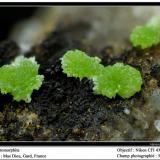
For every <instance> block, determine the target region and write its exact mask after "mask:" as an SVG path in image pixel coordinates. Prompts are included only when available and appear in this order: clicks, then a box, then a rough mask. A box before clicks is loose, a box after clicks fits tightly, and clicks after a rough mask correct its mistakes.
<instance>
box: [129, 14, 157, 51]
mask: <svg viewBox="0 0 160 160" xmlns="http://www.w3.org/2000/svg"><path fill="white" fill-rule="evenodd" d="M130 40H131V42H132V45H133V46H134V47H137V46H140V47H141V48H142V49H145V48H149V47H151V46H153V45H157V44H158V43H160V16H155V17H152V18H151V19H150V20H149V21H148V22H147V23H146V24H145V25H143V26H137V27H135V28H134V29H133V31H132V33H131V36H130Z"/></svg>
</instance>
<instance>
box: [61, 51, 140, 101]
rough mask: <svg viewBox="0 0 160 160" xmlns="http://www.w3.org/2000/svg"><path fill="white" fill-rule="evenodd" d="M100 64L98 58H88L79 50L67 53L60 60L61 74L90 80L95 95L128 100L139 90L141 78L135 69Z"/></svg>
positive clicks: (121, 65) (125, 66)
mask: <svg viewBox="0 0 160 160" xmlns="http://www.w3.org/2000/svg"><path fill="white" fill-rule="evenodd" d="M100 62H101V60H100V59H99V58H97V57H89V56H87V55H86V54H85V53H84V52H82V51H80V50H71V51H67V52H66V53H65V54H64V56H63V57H62V58H61V63H62V68H63V72H64V73H65V74H67V76H68V77H79V78H80V79H82V78H84V77H87V78H89V79H92V80H93V83H94V87H93V90H94V92H95V93H96V94H101V95H104V96H107V97H108V98H113V97H115V96H116V94H118V95H119V96H121V97H122V98H130V97H131V96H133V95H134V94H135V93H136V92H138V91H140V90H141V85H142V77H141V74H140V72H139V71H138V70H137V69H135V68H133V67H131V66H129V65H124V64H123V63H116V64H114V65H113V66H107V67H104V66H103V65H102V64H100Z"/></svg>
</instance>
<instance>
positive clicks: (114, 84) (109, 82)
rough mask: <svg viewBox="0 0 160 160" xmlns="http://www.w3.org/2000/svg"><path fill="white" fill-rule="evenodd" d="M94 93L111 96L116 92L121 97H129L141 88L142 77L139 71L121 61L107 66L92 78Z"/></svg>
mask: <svg viewBox="0 0 160 160" xmlns="http://www.w3.org/2000/svg"><path fill="white" fill-rule="evenodd" d="M93 82H94V88H93V90H94V91H95V93H96V94H101V95H104V96H107V97H109V98H113V97H115V96H116V94H118V95H119V96H121V97H122V98H130V97H131V96H133V95H134V94H135V93H136V92H138V91H140V90H141V85H142V78H141V74H140V72H139V71H138V70H137V69H135V68H133V67H131V66H129V65H124V64H123V63H116V64H114V65H113V66H108V67H106V68H105V69H104V72H103V73H102V74H100V75H99V76H95V77H94V79H93Z"/></svg>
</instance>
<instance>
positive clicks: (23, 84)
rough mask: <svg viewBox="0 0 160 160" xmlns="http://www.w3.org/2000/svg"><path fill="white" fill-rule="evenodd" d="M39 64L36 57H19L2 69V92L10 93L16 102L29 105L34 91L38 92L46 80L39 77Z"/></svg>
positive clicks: (0, 73)
mask: <svg viewBox="0 0 160 160" xmlns="http://www.w3.org/2000/svg"><path fill="white" fill-rule="evenodd" d="M38 69H39V64H37V62H36V61H35V58H34V57H31V58H24V57H23V56H19V57H17V58H16V59H15V60H14V61H13V62H12V63H11V64H10V65H4V66H2V67H1V68H0V91H1V93H2V94H7V93H10V94H11V95H12V96H13V99H14V100H16V101H18V102H19V101H21V100H24V101H25V102H27V103H29V102H30V101H31V94H32V92H33V90H34V89H35V90H38V89H39V88H40V86H41V85H42V81H43V79H44V76H43V75H38Z"/></svg>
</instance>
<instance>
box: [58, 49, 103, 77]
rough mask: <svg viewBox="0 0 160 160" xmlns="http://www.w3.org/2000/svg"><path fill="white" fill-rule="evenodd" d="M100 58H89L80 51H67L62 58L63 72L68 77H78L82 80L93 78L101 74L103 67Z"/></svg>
mask: <svg viewBox="0 0 160 160" xmlns="http://www.w3.org/2000/svg"><path fill="white" fill-rule="evenodd" d="M100 62H101V60H100V59H99V58H98V57H89V56H87V54H85V52H82V51H80V50H70V51H67V52H66V53H65V54H64V56H63V57H62V58H61V64H62V68H63V72H64V73H66V74H67V76H68V77H78V78H80V79H82V78H84V77H86V78H92V77H93V76H95V75H97V74H99V72H100V70H101V69H102V68H103V66H102V65H101V64H100Z"/></svg>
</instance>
